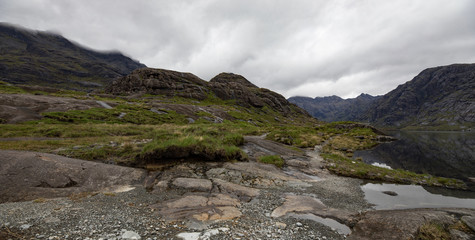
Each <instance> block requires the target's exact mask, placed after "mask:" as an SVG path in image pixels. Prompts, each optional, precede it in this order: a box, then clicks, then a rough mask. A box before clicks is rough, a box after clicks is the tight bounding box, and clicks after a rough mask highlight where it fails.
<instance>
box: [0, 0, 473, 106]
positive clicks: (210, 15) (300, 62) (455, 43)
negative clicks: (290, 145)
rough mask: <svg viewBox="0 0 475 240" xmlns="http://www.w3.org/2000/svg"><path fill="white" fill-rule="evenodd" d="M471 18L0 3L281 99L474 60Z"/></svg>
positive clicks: (3, 14) (284, 7)
mask: <svg viewBox="0 0 475 240" xmlns="http://www.w3.org/2000/svg"><path fill="white" fill-rule="evenodd" d="M473 12H475V2H474V1H470V0H460V1H450V2H448V1H443V0H433V1H430V2H428V1H423V0H397V1H377V0H369V1H349V0H340V1H324V0H320V1H310V0H297V1H284V0H274V1H270V0H262V1H248V0H246V1H231V0H199V1H196V0H195V1H191V0H188V1H186V0H177V1H164V0H162V1H149V0H137V1H117V0H115V1H114V0H105V1H92V0H89V1H72V0H69V1H67V0H37V1H34V2H32V1H26V0H16V1H8V0H0V21H7V22H12V23H16V24H20V25H24V26H25V27H29V28H34V29H42V30H55V31H59V32H60V33H62V34H63V35H64V36H66V37H68V38H70V39H72V40H74V41H77V42H79V43H81V44H83V45H86V46H90V47H92V48H95V49H101V50H108V49H116V50H120V51H122V52H124V53H126V54H127V55H129V56H131V57H133V58H135V59H138V60H140V61H142V62H144V63H145V64H147V65H148V66H150V67H157V68H170V69H175V70H179V71H187V72H193V73H195V74H197V75H198V76H200V77H202V78H204V79H207V80H208V79H210V78H212V77H213V76H214V75H216V74H218V73H219V72H223V71H225V72H235V73H238V74H241V75H244V76H245V77H246V78H248V79H249V80H250V81H252V82H254V83H255V84H256V85H258V86H262V87H266V88H269V89H272V90H274V91H277V92H280V93H282V94H284V95H285V96H286V97H290V96H291V95H307V96H312V97H314V96H322V95H333V94H336V95H340V96H343V97H354V96H356V95H359V94H360V93H361V92H365V93H370V94H384V93H386V92H387V91H389V90H391V89H393V88H395V87H396V86H397V85H398V84H402V83H404V82H406V81H409V80H411V79H412V77H413V76H415V75H416V74H417V73H419V72H420V71H422V70H423V69H424V68H427V67H433V66H438V65H445V64H451V63H455V62H475V54H474V52H475V15H474V14H473Z"/></svg>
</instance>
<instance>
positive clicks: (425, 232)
mask: <svg viewBox="0 0 475 240" xmlns="http://www.w3.org/2000/svg"><path fill="white" fill-rule="evenodd" d="M435 239H437V240H449V239H450V234H449V232H448V231H447V230H446V229H445V228H444V226H443V225H441V224H438V223H434V222H431V223H426V224H424V225H422V226H421V227H420V228H419V230H418V232H417V236H416V240H435Z"/></svg>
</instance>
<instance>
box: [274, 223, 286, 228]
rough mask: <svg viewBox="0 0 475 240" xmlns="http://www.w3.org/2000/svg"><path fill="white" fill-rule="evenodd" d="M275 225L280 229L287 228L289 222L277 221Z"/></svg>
mask: <svg viewBox="0 0 475 240" xmlns="http://www.w3.org/2000/svg"><path fill="white" fill-rule="evenodd" d="M275 226H276V227H277V228H279V229H285V228H286V227H287V224H285V223H283V222H276V223H275Z"/></svg>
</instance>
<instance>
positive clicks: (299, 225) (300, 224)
mask: <svg viewBox="0 0 475 240" xmlns="http://www.w3.org/2000/svg"><path fill="white" fill-rule="evenodd" d="M295 225H297V227H301V226H303V224H302V223H301V222H297V223H296V224H295Z"/></svg>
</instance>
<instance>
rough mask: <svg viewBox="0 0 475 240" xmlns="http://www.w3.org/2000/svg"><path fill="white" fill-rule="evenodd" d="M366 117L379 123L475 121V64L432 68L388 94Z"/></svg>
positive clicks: (471, 123) (445, 124)
mask: <svg viewBox="0 0 475 240" xmlns="http://www.w3.org/2000/svg"><path fill="white" fill-rule="evenodd" d="M362 119H367V120H369V121H370V122H373V123H374V124H376V125H379V126H396V127H408V126H463V125H473V124H474V123H475V64H454V65H449V66H443V67H435V68H429V69H426V70H424V71H422V72H421V73H420V74H419V75H417V76H416V77H415V78H414V79H412V80H411V81H409V82H407V83H405V84H402V85H399V86H398V87H397V88H396V89H394V90H393V91H391V92H389V93H387V94H386V95H384V96H383V97H382V98H381V99H379V100H378V101H377V102H375V103H373V105H372V106H371V108H370V109H369V110H368V112H367V113H366V114H364V115H363V116H362Z"/></svg>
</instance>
